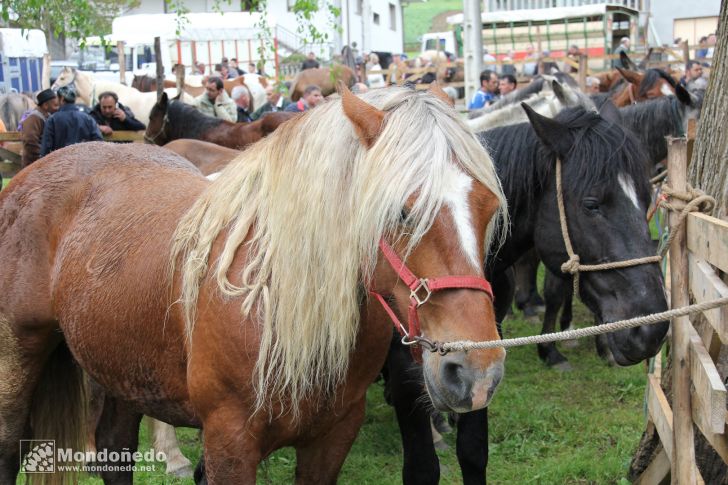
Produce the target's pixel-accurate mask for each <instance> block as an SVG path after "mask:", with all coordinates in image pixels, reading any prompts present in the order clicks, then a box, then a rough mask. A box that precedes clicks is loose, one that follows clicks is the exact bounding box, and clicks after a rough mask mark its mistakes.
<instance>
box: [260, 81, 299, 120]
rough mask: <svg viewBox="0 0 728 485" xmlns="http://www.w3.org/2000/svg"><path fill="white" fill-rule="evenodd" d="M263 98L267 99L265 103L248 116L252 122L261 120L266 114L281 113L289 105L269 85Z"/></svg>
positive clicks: (275, 89) (276, 90)
mask: <svg viewBox="0 0 728 485" xmlns="http://www.w3.org/2000/svg"><path fill="white" fill-rule="evenodd" d="M265 97H266V99H267V101H266V103H265V104H264V105H263V106H261V107H260V108H258V109H257V110H255V112H254V113H253V114H252V115H250V116H251V118H253V119H254V120H257V119H259V118H262V117H263V115H265V114H266V113H275V112H276V111H283V110H284V109H286V107H288V105H289V104H291V102H290V101H288V100H287V99H286V98H284V97H283V95H282V94H281V92H280V91H279V90H278V89H277V88H276V87H274V86H271V85H270V84H269V85H268V86H267V87H266V88H265Z"/></svg>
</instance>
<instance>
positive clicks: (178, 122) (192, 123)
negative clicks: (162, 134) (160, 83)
mask: <svg viewBox="0 0 728 485" xmlns="http://www.w3.org/2000/svg"><path fill="white" fill-rule="evenodd" d="M167 116H168V117H169V123H168V124H167V126H168V127H169V128H168V129H169V132H170V135H171V136H170V138H171V139H173V140H174V139H177V138H195V139H202V134H203V133H205V132H207V131H209V130H213V129H215V128H217V127H218V126H220V125H221V124H223V123H224V121H223V120H221V119H219V118H215V117H213V116H207V115H205V114H203V113H200V111H199V110H198V109H197V108H195V107H194V106H192V105H189V104H186V103H183V102H181V101H179V100H174V99H170V100H169V104H168V105H167Z"/></svg>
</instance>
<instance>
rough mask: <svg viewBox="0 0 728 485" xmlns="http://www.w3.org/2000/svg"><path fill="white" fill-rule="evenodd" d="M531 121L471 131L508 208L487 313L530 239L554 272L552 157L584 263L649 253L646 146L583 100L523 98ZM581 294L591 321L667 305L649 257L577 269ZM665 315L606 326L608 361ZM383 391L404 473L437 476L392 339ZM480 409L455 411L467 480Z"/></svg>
mask: <svg viewBox="0 0 728 485" xmlns="http://www.w3.org/2000/svg"><path fill="white" fill-rule="evenodd" d="M524 109H526V111H527V112H528V116H529V119H530V121H531V123H530V124H528V123H523V124H520V125H513V126H507V127H502V128H495V129H493V130H489V131H487V132H484V133H482V134H480V138H481V140H482V142H483V144H484V145H485V146H487V147H488V148H489V150H490V152H491V155H492V157H493V159H494V161H495V164H496V167H497V170H498V174H499V176H500V178H501V182H502V184H503V189H504V191H505V194H506V197H507V199H508V206H509V211H510V217H511V227H510V228H509V229H510V231H509V233H508V236H507V239H506V242H505V243H504V245H503V246H502V247H501V248H500V249H499V251H498V252H497V254H496V255H495V256H494V257H492V258H490V261H489V267H488V268H486V269H487V272H488V274H489V278H490V279H491V281H492V282H493V286H494V289H495V291H496V299H495V304H496V315H497V318H498V320H499V321H502V319H503V318H504V317H505V314H506V312H507V311H508V308H509V307H510V304H511V300H510V298H508V295H512V289H513V288H512V283H513V280H512V278H511V277H510V276H509V270H510V267H511V265H512V264H513V263H514V262H515V261H516V259H518V257H519V256H521V255H522V254H524V253H525V252H526V251H528V250H529V249H530V248H532V247H536V249H537V250H538V253H539V255H540V256H541V258H542V259H543V262H544V263H545V265H546V266H547V268H549V269H551V270H552V271H553V272H559V271H560V268H561V264H562V263H563V262H565V261H567V259H568V256H567V253H566V249H565V245H564V241H563V239H562V236H561V229H560V225H559V215H558V209H557V203H556V180H555V165H556V160H557V159H560V160H561V162H562V165H563V192H564V201H565V206H566V217H567V220H568V229H569V233H570V235H571V239H572V243H573V246H574V250H575V252H576V253H577V254H579V255H580V257H581V261H582V263H583V264H591V263H603V262H608V261H621V260H626V259H632V258H637V257H642V256H646V255H651V254H652V251H653V249H652V242H651V240H650V236H649V232H648V227H647V224H646V222H645V213H646V211H647V206H648V204H649V201H650V185H649V180H648V176H647V170H646V166H647V165H646V162H645V158H646V156H645V154H644V152H643V150H642V148H641V146H640V144H639V142H637V141H636V140H635V139H634V138H633V137H632V136H631V135H630V134H629V133H628V132H626V131H625V130H624V129H623V128H622V127H621V126H620V125H619V124H618V123H616V122H610V121H608V120H606V119H604V118H602V117H600V116H599V115H597V114H596V113H593V112H589V111H585V110H584V109H582V108H570V109H566V110H564V111H562V112H561V113H560V114H559V115H558V116H557V117H556V118H555V119H548V118H544V117H542V116H540V115H538V114H536V113H534V112H533V111H531V110H530V108H528V107H527V106H525V105H524ZM580 294H581V297H582V300H583V301H584V303H585V304H586V305H587V306H588V307H589V309H590V310H591V311H592V312H593V313H594V314H595V315H596V316H597V318H598V320H599V322H610V321H616V320H621V319H624V318H629V317H635V316H639V315H645V314H650V313H655V312H660V311H664V310H665V309H666V308H667V304H666V301H665V294H664V290H663V280H662V273H661V271H660V268H659V266H658V265H657V264H649V265H640V266H633V267H629V268H624V269H619V270H611V271H600V272H591V273H584V274H583V275H582V276H581V286H580ZM667 328H668V323H667V322H663V323H660V324H658V325H655V326H648V327H637V328H635V329H630V330H624V331H620V332H615V333H612V334H609V336H608V338H607V345H608V346H609V349H610V350H611V352H612V354H613V355H614V358H615V360H616V362H617V363H618V364H620V365H632V364H636V363H638V362H641V361H642V360H644V359H646V358H648V357H651V356H653V355H655V354H656V353H657V351H658V350H659V348H660V346H661V345H662V341H663V339H664V336H665V334H666V332H667ZM386 365H387V368H386V378H387V384H386V386H387V387H386V389H387V395H388V397H389V399H390V402H391V404H392V405H394V407H395V409H396V413H397V417H398V419H399V423H400V431H401V434H402V437H403V444H404V467H403V480H404V483H406V484H407V483H418V484H427V483H437V482H438V481H439V475H440V473H439V462H438V460H437V456H436V455H435V452H434V450H433V446H432V436H431V432H430V413H431V408H430V406H429V405H428V404H427V403H426V402H425V401H424V400H423V399H424V398H423V395H424V390H423V387H422V382H421V376H420V374H418V373H417V371H416V367H415V364H414V363H413V361H412V360H411V358H410V357H409V354H408V350H407V349H403V348H402V346H401V344H399V342H398V341H397V340H396V339H394V340H393V344H392V349H391V351H390V355H389V357H388V359H387V363H386ZM487 437H488V415H487V409H486V410H481V411H476V412H473V413H466V414H461V415H460V416H459V418H458V434H457V455H458V461H459V463H460V467H461V470H462V473H463V482H464V483H466V484H482V483H485V468H486V465H487V461H488V438H487Z"/></svg>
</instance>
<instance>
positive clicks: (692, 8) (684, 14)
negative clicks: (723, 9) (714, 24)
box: [650, 0, 720, 44]
mask: <svg viewBox="0 0 728 485" xmlns="http://www.w3.org/2000/svg"><path fill="white" fill-rule="evenodd" d="M651 3H652V9H651V15H650V19H651V20H652V24H653V25H654V27H655V31H656V33H657V35H658V36H659V42H660V43H661V44H672V42H673V40H674V39H675V34H677V36H679V37H683V35H681V33H680V32H675V31H674V26H675V19H694V18H699V17H718V13H719V12H720V0H700V1H699V2H695V1H693V2H686V1H685V0H652V2H651ZM681 23H682V22H681ZM701 28H702V26H701ZM709 33H711V32H710V31H707V32H696V35H697V37H698V39H699V38H700V37H702V36H703V35H708V34H709ZM695 40H697V39H695ZM688 41H689V42H690V43H691V44H692V43H693V42H694V40H693V39H688Z"/></svg>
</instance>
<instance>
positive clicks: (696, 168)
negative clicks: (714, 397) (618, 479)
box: [630, 0, 728, 484]
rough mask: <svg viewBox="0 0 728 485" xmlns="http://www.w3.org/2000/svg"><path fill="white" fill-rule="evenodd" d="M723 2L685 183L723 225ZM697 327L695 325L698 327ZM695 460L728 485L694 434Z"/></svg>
mask: <svg viewBox="0 0 728 485" xmlns="http://www.w3.org/2000/svg"><path fill="white" fill-rule="evenodd" d="M727 125H728V0H723V1H722V2H721V9H720V19H719V21H718V44H717V46H716V48H715V52H714V55H713V63H712V70H711V73H710V82H709V84H708V90H707V93H706V95H705V99H704V101H703V109H702V113H701V115H700V122H699V124H698V133H697V139H696V140H695V147H694V149H693V155H692V160H691V162H690V165H689V173H688V180H689V181H690V184H691V185H692V186H693V187H697V188H700V189H701V190H703V191H704V192H705V193H706V194H708V195H711V196H712V197H714V198H715V200H716V207H715V210H714V213H713V216H715V217H718V218H721V219H724V220H725V219H728V130H726V129H725V127H726V126H727ZM698 323H700V322H698ZM670 368H671V362H670V361H668V367H667V369H665V370H663V378H662V388H663V389H664V391H665V395H666V396H667V398H668V400H670V401H671V400H672V399H671V394H672V392H671V387H672V386H671V383H672V379H671V378H670V376H671V372H670ZM717 368H718V372H719V373H720V374H721V378H722V379H723V381H724V382H726V377H728V346H725V345H723V346H721V348H720V353H719V358H718V362H717ZM694 436H695V459H696V461H697V464H698V469H699V470H700V474H701V475H702V477H703V479H704V481H705V483H710V484H726V483H728V465H726V463H724V462H723V460H722V459H721V458H720V456H718V454H717V453H716V452H715V451H714V450H713V448H712V447H711V445H710V444H709V443H708V442H707V441H706V440H705V438H704V437H703V435H702V433H701V432H700V430H699V429H697V428H694ZM661 449H662V447H661V445H660V444H659V438H658V437H657V433H656V432H655V429H654V426H651V427H649V428H648V429H647V431H645V433H644V434H643V436H642V440H641V441H640V445H639V448H638V449H637V452H636V453H635V456H634V458H633V461H632V464H631V467H630V478H631V479H635V478H637V477H638V476H639V475H640V473H641V472H642V471H644V469H645V468H646V467H647V465H648V464H649V463H651V462H652V460H653V459H654V457H655V456H657V454H658V453H659V452H660V451H661Z"/></svg>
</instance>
